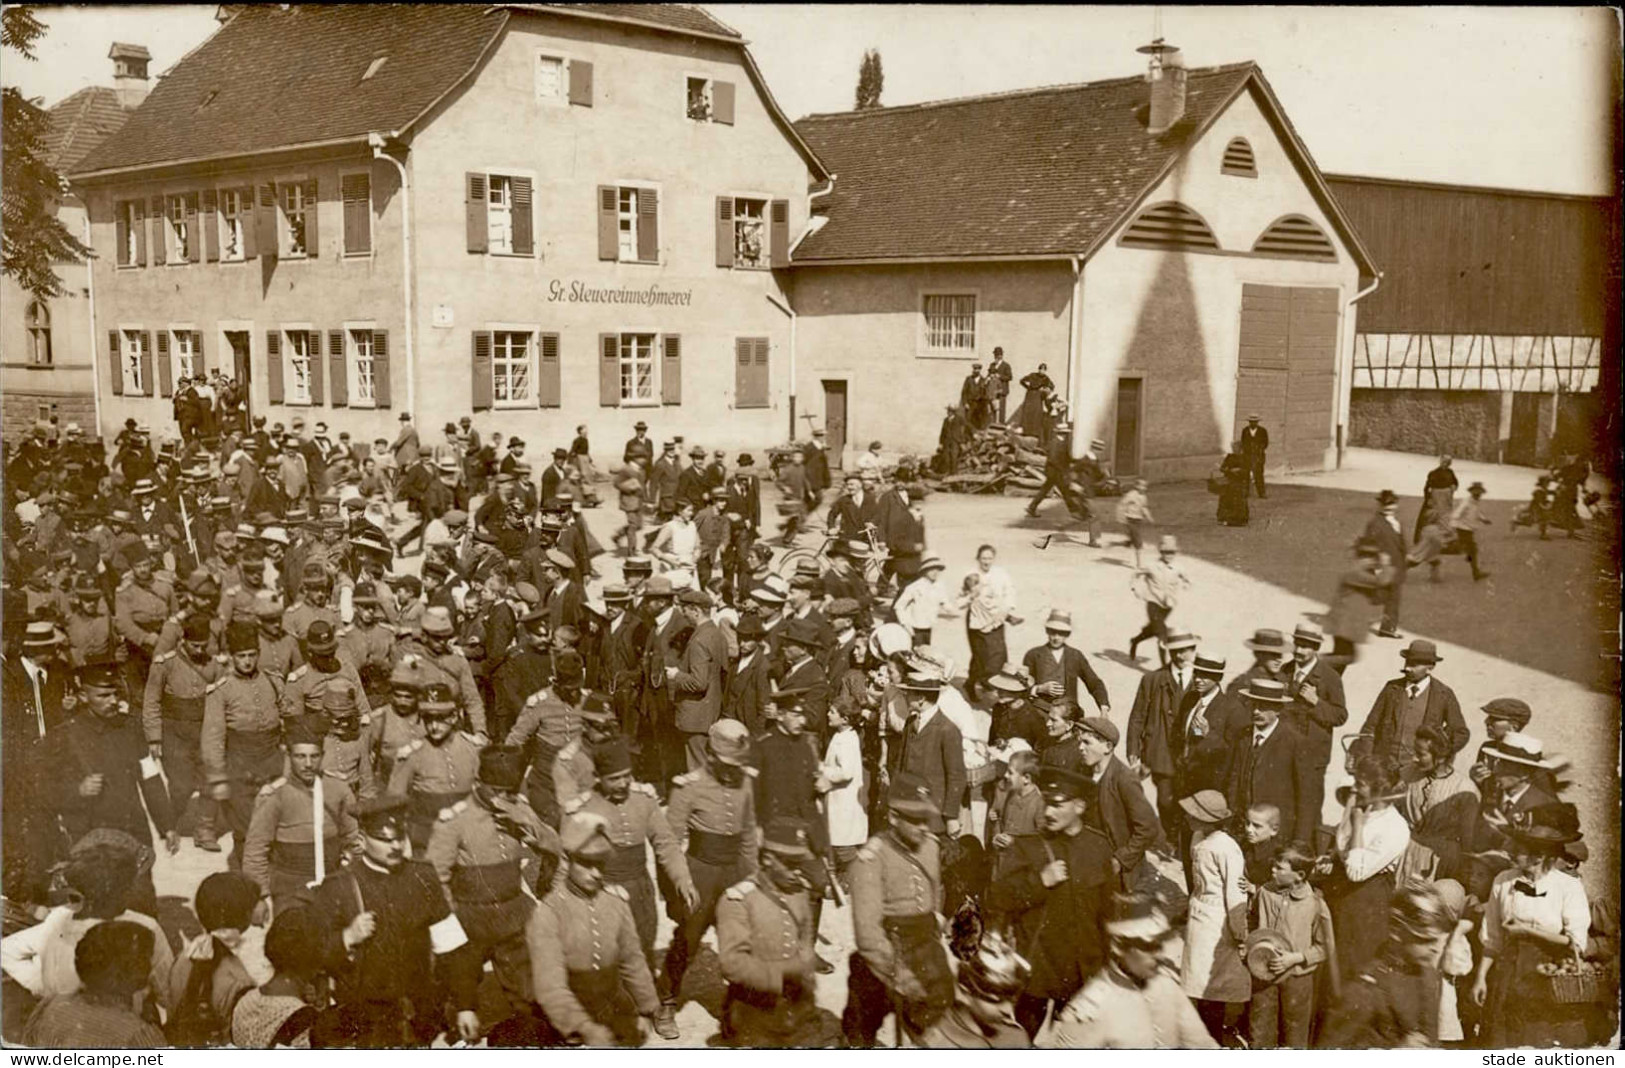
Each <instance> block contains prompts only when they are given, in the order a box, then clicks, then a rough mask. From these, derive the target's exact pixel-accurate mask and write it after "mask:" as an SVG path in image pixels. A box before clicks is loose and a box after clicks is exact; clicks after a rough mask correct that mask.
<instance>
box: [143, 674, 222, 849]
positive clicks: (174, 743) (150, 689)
mask: <svg viewBox="0 0 1625 1068" xmlns="http://www.w3.org/2000/svg"><path fill="white" fill-rule="evenodd" d="M225 660H226V658H225V657H223V656H222V657H216V658H213V659H205V660H204V661H203V662H202V663H198V662H197V661H195V660H193V659H192V658H191V657H189V656H188V655H187V654H185V653H183V652H181V651H179V650H170V651H169V652H165V653H160V654H158V655H157V656H155V657H153V660H152V670H151V671H150V672H148V674H147V690H146V694H145V695H144V697H143V700H142V702H141V726H142V731H143V733H144V735H145V737H146V741H147V744H148V745H153V744H161V745H162V746H163V757H164V773H165V775H166V776H167V777H168V778H169V787H170V796H171V799H172V800H173V801H174V803H175V806H176V808H177V809H184V808H185V806H186V802H187V799H188V798H190V797H191V796H192V794H193V793H194V792H201V794H202V795H203V796H202V803H201V805H200V809H199V817H198V827H197V836H198V837H199V838H200V839H202V840H203V841H204V842H209V841H213V838H214V831H213V827H212V825H213V819H214V816H213V812H214V803H213V801H212V800H211V799H210V798H209V791H208V780H207V778H206V777H205V774H204V768H203V710H204V705H205V704H206V700H205V694H206V692H207V690H208V688H209V685H210V684H211V683H213V682H216V681H217V680H219V679H220V678H221V677H222V676H223V675H226V674H230V672H231V669H230V668H229V667H228V666H227V665H226V663H225Z"/></svg>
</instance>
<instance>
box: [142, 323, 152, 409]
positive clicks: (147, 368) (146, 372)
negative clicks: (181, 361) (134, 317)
mask: <svg viewBox="0 0 1625 1068" xmlns="http://www.w3.org/2000/svg"><path fill="white" fill-rule="evenodd" d="M141 392H142V393H144V394H146V395H147V396H149V397H150V396H152V393H153V381H152V331H150V330H143V331H141Z"/></svg>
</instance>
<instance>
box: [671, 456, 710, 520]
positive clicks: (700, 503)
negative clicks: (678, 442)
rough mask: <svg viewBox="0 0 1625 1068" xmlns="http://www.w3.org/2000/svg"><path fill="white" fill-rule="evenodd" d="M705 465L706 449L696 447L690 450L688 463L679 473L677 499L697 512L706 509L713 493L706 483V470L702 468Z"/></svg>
mask: <svg viewBox="0 0 1625 1068" xmlns="http://www.w3.org/2000/svg"><path fill="white" fill-rule="evenodd" d="M704 463H705V448H704V446H701V445H696V446H694V447H693V448H692V449H690V450H688V463H686V464H684V465H683V468H682V470H681V471H679V472H678V473H677V499H678V500H679V501H687V502H688V503H690V504H692V505H693V506H694V510H695V511H696V512H698V511H699V510H700V509H701V508H704V507H705V502H706V500H707V499H708V498H709V495H710V492H711V487H710V484H709V483H708V482H707V481H706V477H705V468H704V467H703V466H701V465H702V464H704Z"/></svg>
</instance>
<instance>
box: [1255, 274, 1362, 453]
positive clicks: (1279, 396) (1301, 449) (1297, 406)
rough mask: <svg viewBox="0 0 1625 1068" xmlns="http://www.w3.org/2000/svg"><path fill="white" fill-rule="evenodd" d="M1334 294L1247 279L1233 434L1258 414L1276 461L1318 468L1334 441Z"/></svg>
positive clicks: (1335, 316)
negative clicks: (1262, 283)
mask: <svg viewBox="0 0 1625 1068" xmlns="http://www.w3.org/2000/svg"><path fill="white" fill-rule="evenodd" d="M1337 301H1338V293H1337V290H1335V289H1319V288H1316V289H1309V288H1288V287H1285V286H1259V285H1244V286H1242V289H1241V351H1240V354H1239V356H1238V358H1237V361H1236V413H1235V425H1234V428H1233V432H1232V434H1231V439H1232V440H1239V439H1240V437H1241V428H1242V427H1244V426H1246V425H1247V417H1248V416H1250V415H1257V416H1258V418H1259V422H1260V423H1261V424H1262V425H1263V427H1264V429H1266V430H1268V431H1269V432H1270V449H1269V453H1268V454H1267V455H1268V463H1269V466H1270V467H1271V468H1283V467H1286V468H1291V469H1294V470H1299V471H1306V470H1307V471H1318V470H1320V469H1321V467H1323V466H1324V464H1325V458H1326V453H1327V450H1329V449H1330V448H1331V447H1332V411H1333V408H1334V407H1335V404H1336V400H1337V319H1338V303H1337Z"/></svg>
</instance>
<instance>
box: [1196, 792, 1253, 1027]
mask: <svg viewBox="0 0 1625 1068" xmlns="http://www.w3.org/2000/svg"><path fill="white" fill-rule="evenodd" d="M1179 807H1180V808H1181V809H1183V810H1184V812H1185V819H1186V820H1187V821H1189V823H1190V825H1191V893H1190V905H1189V908H1190V912H1189V916H1190V919H1189V921H1188V923H1187V924H1186V926H1185V959H1184V962H1183V963H1184V966H1183V967H1182V968H1181V969H1180V975H1181V976H1182V977H1183V980H1184V984H1185V993H1186V995H1187V996H1189V997H1190V998H1191V999H1193V1000H1194V1001H1195V1002H1196V1011H1197V1013H1198V1015H1200V1016H1201V1017H1202V1023H1203V1024H1205V1025H1206V1026H1207V1029H1208V1033H1209V1034H1211V1035H1212V1036H1213V1040H1214V1041H1215V1042H1217V1043H1219V1044H1220V1045H1221V1046H1233V1045H1235V1044H1236V1043H1235V1038H1234V1036H1235V1034H1236V1028H1237V1025H1238V1024H1239V1023H1240V1022H1241V1015H1242V1009H1243V1007H1244V1006H1245V1005H1246V1004H1247V1002H1248V1001H1250V1000H1251V999H1252V991H1253V981H1252V976H1251V974H1250V973H1249V972H1248V971H1247V965H1246V964H1245V963H1244V962H1243V960H1242V954H1241V950H1242V946H1243V945H1244V944H1245V943H1246V941H1247V894H1246V891H1245V890H1243V889H1242V879H1243V876H1244V875H1245V874H1246V871H1247V858H1246V857H1245V856H1244V855H1243V854H1242V852H1241V846H1240V845H1239V844H1238V843H1237V842H1236V840H1235V839H1234V838H1233V837H1231V835H1230V832H1229V831H1228V830H1227V829H1226V828H1227V827H1228V825H1229V824H1230V822H1231V820H1232V818H1233V816H1232V813H1231V811H1230V806H1229V805H1228V804H1227V803H1226V802H1225V799H1224V795H1223V794H1221V793H1219V792H1218V791H1217V790H1201V791H1198V792H1197V793H1196V794H1194V795H1192V796H1191V797H1187V798H1185V799H1183V800H1182V801H1180V802H1179Z"/></svg>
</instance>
